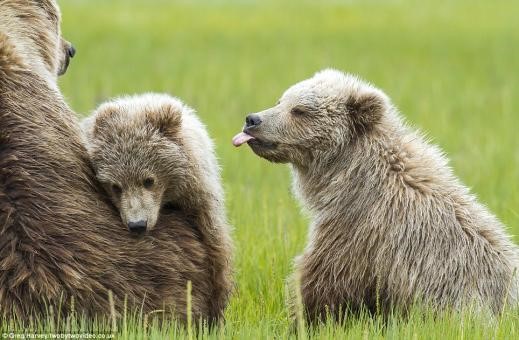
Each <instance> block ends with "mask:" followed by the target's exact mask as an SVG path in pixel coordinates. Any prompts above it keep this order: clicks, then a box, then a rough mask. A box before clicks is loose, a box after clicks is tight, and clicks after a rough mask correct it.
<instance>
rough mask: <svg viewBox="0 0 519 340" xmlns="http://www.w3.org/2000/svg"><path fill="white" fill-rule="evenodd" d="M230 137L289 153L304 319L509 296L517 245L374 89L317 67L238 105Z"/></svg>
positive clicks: (493, 301)
mask: <svg viewBox="0 0 519 340" xmlns="http://www.w3.org/2000/svg"><path fill="white" fill-rule="evenodd" d="M233 143H234V145H236V146H239V145H241V144H244V143H248V145H249V146H250V147H251V149H252V150H253V151H254V152H255V153H256V154H257V155H258V156H260V157H263V158H265V159H267V160H269V161H272V162H279V163H290V164H291V168H292V172H293V177H294V181H293V189H294V191H295V194H296V196H297V197H298V198H299V199H300V200H301V201H302V202H303V205H304V207H305V208H306V209H307V210H308V211H309V213H310V215H311V219H312V222H311V225H310V232H309V243H308V245H307V246H306V249H305V251H304V253H303V254H302V255H301V256H299V257H298V258H297V259H296V261H295V267H296V273H297V275H296V277H299V278H300V286H301V295H302V302H303V305H304V307H305V312H306V315H307V317H308V319H309V320H310V321H315V320H316V319H320V318H322V317H324V316H325V314H326V313H327V312H330V313H331V315H333V316H335V317H337V316H339V314H340V312H339V311H340V310H343V311H344V310H346V309H349V310H358V309H361V308H362V309H368V310H371V311H376V312H382V313H387V312H389V311H390V310H392V309H398V310H401V311H404V312H405V311H406V310H408V308H409V307H410V306H411V305H412V304H413V303H420V304H421V303H424V304H426V305H430V306H432V307H433V309H434V310H442V309H444V308H455V309H461V308H462V307H465V306H474V304H475V305H476V306H477V307H478V308H480V309H482V310H483V309H484V310H490V311H492V312H494V313H498V312H499V311H501V310H502V308H503V306H504V304H516V303H517V299H518V282H519V280H518V277H517V274H516V273H515V272H516V271H517V268H518V265H519V259H518V249H517V247H516V246H515V245H514V244H513V243H512V242H511V241H510V238H509V237H508V235H507V234H506V233H505V228H504V226H503V225H502V224H501V223H500V222H499V221H498V220H497V218H496V217H494V216H493V215H492V214H491V213H490V212H489V211H488V210H487V209H486V208H485V207H484V206H483V205H481V204H480V203H478V202H477V200H476V198H475V196H474V195H473V194H471V193H470V192H469V190H468V189H467V188H466V187H465V186H464V185H463V184H461V182H460V181H459V180H458V179H457V178H456V177H455V176H454V174H453V172H452V170H451V168H450V167H449V166H448V164H447V159H446V158H445V157H444V155H443V153H442V152H441V151H440V150H439V149H438V148H437V147H435V146H432V145H430V144H429V143H427V142H426V141H425V139H424V138H423V137H422V136H421V135H420V134H419V133H417V132H416V131H414V130H412V129H411V128H409V127H407V126H406V125H405V124H404V123H403V121H402V119H401V118H400V114H399V113H398V111H397V109H396V108H395V107H394V106H392V105H391V103H390V100H389V99H388V97H387V96H386V95H385V94H384V93H383V92H382V91H380V90H379V89H376V88H375V87H373V86H371V85H370V84H368V83H366V82H364V81H362V80H360V79H358V78H357V77H355V76H352V75H348V74H344V73H342V72H339V71H335V70H325V71H322V72H319V73H317V74H316V75H315V76H314V77H313V78H310V79H308V80H305V81H302V82H300V83H298V84H296V85H294V86H292V87H290V88H289V89H288V90H287V91H286V92H285V93H284V94H283V96H282V97H281V99H280V101H279V102H278V104H277V105H276V106H274V107H273V108H270V109H267V110H265V111H262V112H260V113H257V114H251V115H249V116H247V119H246V124H245V128H244V130H243V132H242V133H240V134H238V135H237V136H236V137H235V138H234V140H233ZM377 308H380V309H379V310H378V311H377V310H376V309H377Z"/></svg>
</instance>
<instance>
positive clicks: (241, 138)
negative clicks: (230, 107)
mask: <svg viewBox="0 0 519 340" xmlns="http://www.w3.org/2000/svg"><path fill="white" fill-rule="evenodd" d="M251 139H254V137H252V136H251V135H248V134H246V133H245V132H240V133H239V134H237V135H236V136H234V138H233V139H232V145H234V146H240V145H242V144H243V143H247V142H248V141H250V140H251Z"/></svg>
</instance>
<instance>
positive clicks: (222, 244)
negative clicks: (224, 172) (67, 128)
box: [82, 94, 232, 318]
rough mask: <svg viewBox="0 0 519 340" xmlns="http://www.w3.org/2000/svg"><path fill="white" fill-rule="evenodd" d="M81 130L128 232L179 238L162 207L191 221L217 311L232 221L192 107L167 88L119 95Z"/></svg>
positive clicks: (223, 297) (226, 287)
mask: <svg viewBox="0 0 519 340" xmlns="http://www.w3.org/2000/svg"><path fill="white" fill-rule="evenodd" d="M82 128H83V132H84V142H85V145H86V147H87V150H88V153H89V156H90V158H91V162H92V165H93V167H94V171H95V174H96V178H97V180H98V181H99V182H100V183H101V184H102V186H103V187H104V188H105V190H106V192H107V194H108V195H109V197H110V198H111V200H112V202H113V203H114V205H115V206H116V207H117V209H118V210H119V212H120V215H121V219H122V221H123V223H124V225H126V226H127V228H128V232H130V233H131V234H133V235H134V236H135V237H143V239H144V240H146V238H147V237H149V238H150V241H152V240H153V236H154V235H155V233H170V234H171V235H172V236H173V238H174V240H175V242H177V243H179V244H182V243H183V242H188V241H189V240H188V238H185V237H183V236H182V235H183V233H184V232H185V231H179V230H177V229H178V223H176V222H175V221H174V220H172V222H171V225H170V227H169V228H168V223H167V220H168V213H172V212H174V214H175V215H178V214H179V213H181V214H182V215H183V216H185V219H186V220H187V221H190V225H191V226H192V232H195V233H196V234H197V235H198V238H199V240H200V241H201V242H202V243H203V244H204V246H205V247H206V251H207V260H206V261H207V263H206V265H207V268H206V270H207V271H208V272H209V273H210V277H211V281H212V282H211V284H212V285H213V286H214V293H213V295H212V297H211V299H210V304H211V305H213V307H212V310H217V311H220V312H222V313H223V310H224V307H225V306H226V304H227V300H228V297H229V292H230V287H232V282H231V276H232V273H231V263H230V262H231V254H232V243H231V239H230V235H229V233H230V227H229V225H228V223H227V220H226V213H225V206H224V194H223V189H222V187H221V184H220V174H219V171H220V169H219V166H218V162H217V160H216V156H215V153H214V147H213V143H212V141H211V139H210V138H209V135H208V134H207V131H206V129H205V127H204V125H203V124H202V123H201V122H200V120H199V119H198V117H197V116H196V114H195V113H194V111H193V110H192V109H191V108H190V107H188V106H186V105H185V104H183V103H182V102H181V101H180V100H178V99H176V98H173V97H171V96H168V95H165V94H145V95H139V96H133V97H123V98H119V99H116V100H113V101H110V102H107V103H104V104H102V105H101V106H100V107H99V108H98V109H97V110H96V111H95V112H94V113H93V114H92V116H90V117H88V118H87V119H85V120H84V121H83V123H82ZM159 219H160V220H161V221H162V223H161V230H156V229H155V227H156V225H157V221H159ZM114 227H116V226H114ZM168 229H169V230H168ZM183 246H184V247H189V245H188V244H187V245H186V244H183ZM171 260H172V261H174V259H171ZM195 284H196V282H193V285H195ZM195 288H196V287H194V289H195ZM219 316H221V315H219ZM215 317H216V318H217V317H218V316H215Z"/></svg>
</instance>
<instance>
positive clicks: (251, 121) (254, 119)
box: [245, 114, 261, 128]
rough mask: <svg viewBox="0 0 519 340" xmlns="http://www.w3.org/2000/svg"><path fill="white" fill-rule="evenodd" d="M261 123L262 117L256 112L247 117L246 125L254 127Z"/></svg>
mask: <svg viewBox="0 0 519 340" xmlns="http://www.w3.org/2000/svg"><path fill="white" fill-rule="evenodd" d="M260 124H261V118H260V117H259V116H258V115H256V114H250V115H248V116H247V117H246V118H245V127H246V128H252V127H256V126H258V125H260Z"/></svg>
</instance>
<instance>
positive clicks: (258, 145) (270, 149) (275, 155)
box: [247, 140, 290, 163]
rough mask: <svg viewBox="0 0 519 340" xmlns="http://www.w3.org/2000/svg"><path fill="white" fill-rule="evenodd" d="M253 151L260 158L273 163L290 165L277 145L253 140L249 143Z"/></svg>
mask: <svg viewBox="0 0 519 340" xmlns="http://www.w3.org/2000/svg"><path fill="white" fill-rule="evenodd" d="M247 144H248V145H249V147H250V148H251V149H252V151H253V152H254V153H255V154H256V155H257V156H259V157H261V158H263V159H266V160H267V161H269V162H273V163H289V162H290V160H289V159H288V157H287V156H286V155H285V153H284V152H283V150H281V148H280V147H279V145H278V144H277V143H265V142H262V141H261V142H260V141H258V140H251V141H250V142H248V143H247Z"/></svg>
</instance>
